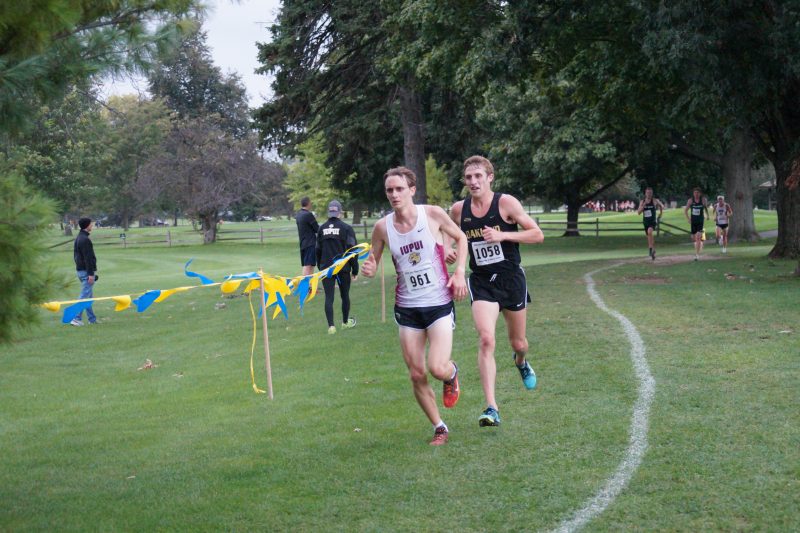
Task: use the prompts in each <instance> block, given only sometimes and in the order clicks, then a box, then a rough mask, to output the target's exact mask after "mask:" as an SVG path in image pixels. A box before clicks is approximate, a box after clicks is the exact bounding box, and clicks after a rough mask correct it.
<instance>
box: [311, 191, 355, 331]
mask: <svg viewBox="0 0 800 533" xmlns="http://www.w3.org/2000/svg"><path fill="white" fill-rule="evenodd" d="M341 216H342V204H340V203H339V202H338V201H336V200H333V201H332V202H331V203H329V204H328V217H329V218H328V220H327V222H324V223H323V224H322V226H320V228H319V231H318V232H317V266H318V267H319V269H320V271H322V270H325V269H326V268H328V267H330V266H331V265H332V264H333V263H334V261H336V259H338V258H339V257H341V256H342V254H343V253H344V252H345V251H347V249H349V248H351V247H353V246H355V244H356V233H355V231H353V227H352V226H350V225H349V224H346V223H345V222H342V221H341V220H340V217H341ZM351 277H352V279H353V280H355V279H357V278H358V257H355V256H354V257H353V258H352V259H350V260H349V261H348V262H347V264H346V265H345V266H344V267H343V268H342V269H341V270H340V271H339V273H338V274H337V275H335V276H332V277H330V278H323V280H322V286H323V287H324V288H325V317H326V318H327V319H328V333H329V334H333V333H336V326H334V325H333V296H334V292H335V290H336V284H337V283H338V284H339V293H340V295H341V297H342V329H348V328H352V327H355V325H356V319H355V318H353V317H351V316H350V279H351Z"/></svg>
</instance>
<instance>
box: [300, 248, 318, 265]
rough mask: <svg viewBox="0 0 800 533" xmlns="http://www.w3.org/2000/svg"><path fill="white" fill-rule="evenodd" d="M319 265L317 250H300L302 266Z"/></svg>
mask: <svg viewBox="0 0 800 533" xmlns="http://www.w3.org/2000/svg"><path fill="white" fill-rule="evenodd" d="M316 264H317V249H316V247H314V246H307V247H305V248H303V249H301V250H300V266H314V265H316Z"/></svg>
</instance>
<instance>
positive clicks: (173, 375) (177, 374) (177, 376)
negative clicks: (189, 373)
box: [172, 372, 183, 378]
mask: <svg viewBox="0 0 800 533" xmlns="http://www.w3.org/2000/svg"><path fill="white" fill-rule="evenodd" d="M172 377H173V378H182V377H183V372H176V373H174V374H172Z"/></svg>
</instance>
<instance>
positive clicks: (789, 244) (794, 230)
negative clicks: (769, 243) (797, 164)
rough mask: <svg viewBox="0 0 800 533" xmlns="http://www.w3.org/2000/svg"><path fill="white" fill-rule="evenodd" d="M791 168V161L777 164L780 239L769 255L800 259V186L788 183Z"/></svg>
mask: <svg viewBox="0 0 800 533" xmlns="http://www.w3.org/2000/svg"><path fill="white" fill-rule="evenodd" d="M790 168H791V162H790V161H785V162H784V163H783V164H777V165H775V183H776V187H775V188H776V191H777V209H778V240H777V241H776V242H775V246H774V247H773V248H772V250H771V251H770V252H769V256H770V257H772V258H776V259H789V258H791V259H800V187H796V188H794V189H790V188H789V186H788V184H787V183H786V178H787V177H789V173H790ZM798 272H800V265H798Z"/></svg>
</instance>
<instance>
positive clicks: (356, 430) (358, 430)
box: [353, 428, 361, 433]
mask: <svg viewBox="0 0 800 533" xmlns="http://www.w3.org/2000/svg"><path fill="white" fill-rule="evenodd" d="M353 432H354V433H361V428H355V429H353Z"/></svg>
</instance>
